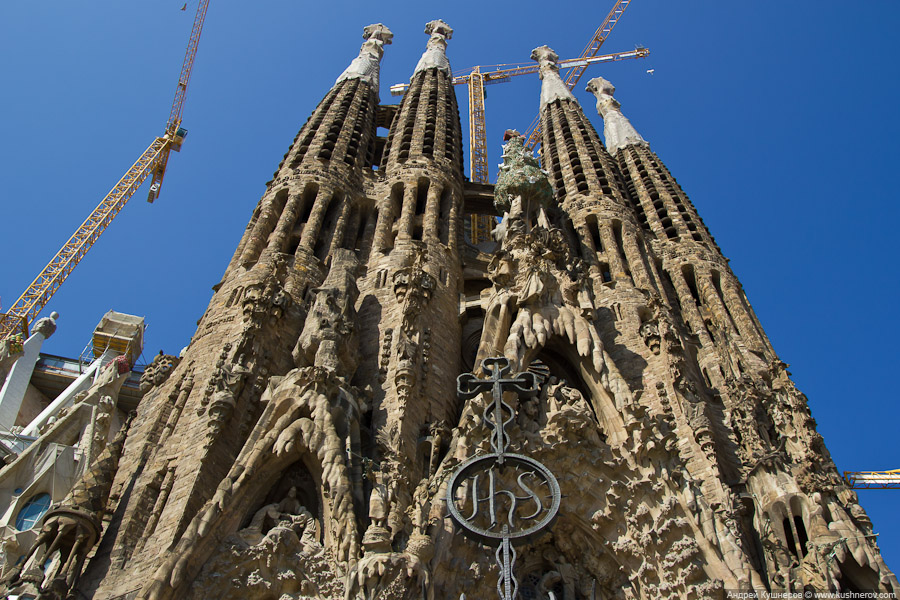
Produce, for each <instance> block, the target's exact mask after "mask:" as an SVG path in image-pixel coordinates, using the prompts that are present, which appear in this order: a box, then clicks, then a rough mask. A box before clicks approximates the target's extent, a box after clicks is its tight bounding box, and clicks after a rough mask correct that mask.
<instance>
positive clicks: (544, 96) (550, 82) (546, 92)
mask: <svg viewBox="0 0 900 600" xmlns="http://www.w3.org/2000/svg"><path fill="white" fill-rule="evenodd" d="M531 59H532V60H536V61H538V63H540V77H541V80H542V81H543V83H542V84H541V110H544V107H545V106H547V105H548V104H550V103H551V102H555V101H556V100H575V96H573V95H572V92H570V91H569V88H567V87H566V84H565V83H563V80H562V78H561V77H560V76H559V55H558V54H557V53H556V52H554V51H553V49H552V48H550V47H549V46H539V47H537V48H535V49H534V50H532V51H531Z"/></svg>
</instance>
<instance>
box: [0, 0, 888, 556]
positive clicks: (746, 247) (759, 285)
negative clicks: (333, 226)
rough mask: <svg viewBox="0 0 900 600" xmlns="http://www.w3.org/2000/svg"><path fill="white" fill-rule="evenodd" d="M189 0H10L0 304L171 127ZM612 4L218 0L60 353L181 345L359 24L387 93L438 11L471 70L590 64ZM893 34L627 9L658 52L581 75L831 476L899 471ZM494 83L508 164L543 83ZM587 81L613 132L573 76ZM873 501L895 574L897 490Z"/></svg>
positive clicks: (453, 54) (792, 8)
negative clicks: (174, 135) (641, 151)
mask: <svg viewBox="0 0 900 600" xmlns="http://www.w3.org/2000/svg"><path fill="white" fill-rule="evenodd" d="M182 3H183V0H157V1H155V2H140V3H136V2H122V1H120V0H94V1H93V2H68V1H66V2H63V1H59V0H50V1H47V2H40V3H35V2H3V3H2V4H0V57H2V59H0V76H2V79H3V82H4V84H3V89H4V93H3V94H0V114H3V115H5V121H6V126H5V128H4V130H5V131H6V132H7V133H6V136H7V137H6V142H5V144H4V145H3V146H2V149H0V198H2V217H0V222H2V223H3V225H4V227H3V234H2V235H0V256H2V257H3V259H2V262H0V296H2V305H3V306H4V307H8V306H9V305H10V304H12V302H14V301H15V299H16V298H17V297H18V295H19V294H20V293H21V292H22V291H23V290H24V289H25V287H26V286H27V285H28V284H29V283H30V282H31V280H32V279H33V278H34V277H35V275H37V273H38V272H39V271H40V269H41V268H43V266H44V265H45V264H46V263H47V261H48V260H49V259H50V258H51V257H52V256H53V254H54V253H55V252H56V251H57V250H58V248H59V247H60V246H61V245H62V244H63V242H64V241H65V240H66V239H67V238H68V237H69V235H71V233H72V232H73V231H74V230H75V228H76V227H77V226H78V225H79V224H80V223H81V221H82V220H83V219H84V218H85V217H86V216H87V215H88V213H89V212H90V211H91V210H92V209H93V207H94V206H95V205H96V204H97V203H98V202H99V200H100V199H101V198H102V197H103V195H104V194H105V193H106V192H107V191H108V190H109V188H110V187H111V186H112V185H113V184H114V183H115V182H116V181H117V179H118V178H119V177H120V176H121V175H122V174H123V173H124V172H125V170H126V169H127V168H128V167H129V166H130V165H131V164H132V163H133V162H134V160H135V159H136V158H137V157H138V156H139V154H140V153H141V152H142V151H143V150H144V148H146V146H147V145H148V144H149V143H150V142H151V141H152V140H153V138H154V137H155V136H156V135H159V134H161V133H162V131H163V128H164V125H165V121H166V118H167V117H168V114H169V107H170V105H171V101H172V96H173V93H174V89H175V83H176V81H177V77H178V72H179V69H180V67H181V61H182V57H183V54H184V47H185V45H186V43H187V38H188V34H189V32H190V27H191V22H192V19H193V13H194V9H195V7H196V0H191V1H190V2H189V3H188V10H187V11H185V12H181V11H180V10H179V8H180V7H181V5H182ZM612 4H613V2H612V0H607V1H606V2H599V3H598V2H570V3H549V4H548V3H546V2H543V3H538V2H521V1H520V2H515V3H513V2H497V3H488V2H469V1H458V2H452V3H450V2H447V3H441V6H440V8H431V7H430V5H429V3H415V4H410V5H409V6H400V3H396V4H394V3H372V2H351V1H346V0H331V1H329V2H326V3H319V2H316V3H310V2H296V1H293V2H287V1H277V0H262V1H260V2H236V1H234V0H212V1H211V5H210V8H209V14H208V16H207V21H206V27H205V29H204V32H203V37H202V40H201V42H200V50H199V53H198V55H197V61H196V65H195V69H194V76H193V79H192V81H191V87H190V90H189V92H188V101H187V106H186V109H185V113H184V117H185V118H184V126H185V127H187V128H188V129H189V131H190V133H189V135H188V138H187V140H186V142H185V145H184V148H183V151H182V152H181V153H180V154H173V155H172V158H171V160H170V162H169V170H168V174H167V176H166V180H165V183H164V184H163V190H162V196H161V197H160V199H159V200H157V201H156V203H155V204H153V205H150V204H147V203H146V201H145V197H146V190H145V189H144V190H142V191H141V192H139V193H138V194H137V195H136V196H135V197H134V198H133V199H132V201H131V202H130V203H129V205H128V206H126V208H125V209H124V210H123V211H122V213H121V214H120V215H119V217H118V218H117V219H116V221H115V222H114V223H113V224H112V226H110V228H109V229H107V231H106V233H104V235H103V236H102V238H101V239H100V241H99V242H98V243H97V244H96V245H95V246H94V248H93V249H92V250H91V252H90V253H89V254H88V256H87V257H86V258H85V259H84V260H83V261H82V263H81V264H80V265H79V266H78V268H77V269H76V270H75V272H74V273H73V274H72V276H71V277H70V278H69V279H68V281H66V283H65V284H64V285H63V287H62V288H61V289H60V291H59V292H58V293H57V294H56V296H55V297H54V298H53V300H52V301H51V304H50V305H49V306H48V307H47V309H45V313H49V311H50V310H56V311H58V312H59V313H60V314H61V318H60V321H59V330H58V332H57V333H56V335H55V336H54V337H53V338H51V339H50V340H49V341H48V342H47V343H46V344H45V346H44V350H45V351H46V352H50V353H55V354H62V355H76V354H78V353H79V352H80V350H81V349H82V348H83V347H84V346H85V344H86V343H87V342H88V341H89V338H90V333H91V331H92V329H93V327H94V325H95V324H96V323H97V321H98V320H99V319H100V317H101V316H102V314H103V313H104V312H105V311H106V310H108V309H115V310H119V311H122V312H127V313H132V314H137V315H143V316H144V317H146V319H147V323H148V325H149V329H148V332H147V339H146V346H145V348H146V350H145V356H147V357H152V356H153V354H155V353H156V352H157V351H158V350H159V349H164V350H165V351H166V352H169V353H175V354H177V353H178V351H179V350H180V349H181V348H182V347H183V346H185V345H186V344H187V343H188V341H189V340H190V337H191V334H192V333H193V332H194V329H195V325H196V321H197V319H199V318H200V316H201V315H202V314H203V311H204V310H205V308H206V305H207V303H208V301H209V298H210V295H211V291H210V287H211V286H212V285H214V284H215V283H216V282H218V280H219V278H220V277H221V275H222V272H223V270H224V268H225V265H226V264H227V262H228V260H229V259H230V257H231V254H232V252H233V250H234V247H235V245H236V243H237V241H238V240H239V238H240V236H241V233H242V231H243V229H244V226H245V225H246V223H247V220H248V219H249V217H250V214H251V212H252V210H253V208H254V206H255V204H256V202H257V200H258V199H259V197H260V195H261V194H262V193H263V191H264V184H265V182H266V181H268V180H269V179H270V177H271V174H272V172H273V171H274V170H275V168H276V167H277V165H278V163H279V161H280V160H281V157H282V155H283V154H284V152H285V151H286V150H287V147H288V145H289V144H290V142H291V140H292V139H293V137H294V135H295V133H296V132H297V130H298V129H299V128H300V127H301V126H302V125H303V123H304V122H305V121H306V119H307V117H308V116H309V114H310V113H311V112H312V110H313V108H314V107H315V105H316V104H317V103H318V101H319V100H320V99H321V97H322V96H323V95H324V94H325V93H326V92H327V91H328V89H329V87H330V86H331V85H332V83H333V82H334V79H335V78H336V77H337V76H338V74H340V72H341V71H342V70H343V69H344V68H345V66H346V65H347V64H348V63H349V61H350V60H351V59H352V58H353V57H354V56H356V53H357V51H358V48H359V44H360V43H361V41H362V39H361V32H362V28H363V27H364V26H365V25H367V24H369V23H373V22H384V23H385V24H387V25H388V26H389V27H390V28H391V29H392V30H393V32H394V34H395V38H394V44H393V45H392V46H389V47H387V50H386V53H385V58H384V62H383V68H382V86H381V89H382V102H385V103H390V102H394V101H396V99H393V98H391V97H390V94H389V92H388V87H389V85H390V84H392V83H399V82H405V81H407V80H408V79H409V76H410V75H411V73H412V69H413V68H414V66H415V63H416V60H417V59H418V57H419V55H420V54H421V52H422V49H423V48H424V44H425V42H426V39H427V38H426V36H425V35H424V34H423V32H422V30H423V26H424V24H425V22H426V21H428V20H431V19H434V18H443V19H444V20H445V21H447V22H448V23H449V24H450V25H451V26H452V27H454V28H455V30H456V31H455V33H454V37H453V39H452V40H451V41H450V47H449V50H448V54H449V56H450V60H451V62H452V64H453V67H454V69H461V68H464V67H470V66H474V65H478V64H495V63H515V62H528V61H529V58H528V57H529V54H530V52H531V49H532V48H534V47H535V46H538V45H541V44H548V45H549V46H551V47H552V48H554V49H555V50H556V51H557V52H558V53H559V55H560V56H561V57H563V58H567V57H575V56H577V55H578V54H579V53H580V52H581V50H582V48H583V47H584V45H585V44H586V43H587V41H588V40H589V39H590V37H591V35H592V34H593V32H594V30H595V29H596V28H597V26H598V25H599V24H600V22H601V21H602V20H603V18H604V16H605V15H606V13H607V11H608V10H609V9H610V8H611V7H612ZM312 7H314V8H312ZM898 26H900V3H897V2H895V1H888V0H877V1H873V2H868V3H857V4H852V3H851V4H848V3H846V2H837V1H833V0H827V1H812V0H803V1H797V2H788V3H784V2H780V3H775V2H716V1H713V0H704V1H699V0H695V1H690V2H672V1H667V0H634V1H633V2H632V3H631V6H630V7H629V9H628V11H627V13H626V14H625V15H624V17H623V18H622V21H621V22H620V24H619V25H618V26H617V27H616V29H615V30H614V31H613V33H612V35H611V36H610V38H609V41H608V42H607V43H606V45H605V46H604V50H605V51H608V52H612V51H618V50H627V49H631V48H633V47H634V45H635V44H642V45H645V46H647V47H648V48H650V50H651V56H650V57H649V58H648V59H645V60H643V61H626V62H621V63H617V64H614V65H609V66H606V67H603V68H597V67H592V68H591V69H590V70H589V71H588V72H587V74H586V77H585V78H584V79H583V82H586V81H587V79H588V78H590V77H593V76H596V75H603V76H604V77H606V78H607V79H609V80H610V81H612V82H613V84H614V85H616V86H617V88H618V90H617V93H616V96H617V97H618V98H619V100H620V101H621V103H622V105H623V110H624V112H625V114H626V115H627V116H628V117H629V118H630V119H631V120H632V122H633V123H634V124H635V126H636V127H637V129H638V130H639V131H640V132H641V133H642V134H643V135H644V137H645V138H646V139H647V140H648V141H649V142H650V143H651V145H652V147H653V149H654V150H655V151H656V152H657V153H658V154H659V155H660V157H661V158H662V159H663V161H664V162H665V163H666V164H667V165H668V167H669V169H670V170H671V171H672V172H673V174H674V175H675V176H676V177H677V178H678V181H679V182H680V183H681V184H682V186H683V187H684V189H685V190H686V191H687V193H688V195H689V196H690V197H691V199H692V200H693V201H694V203H695V204H696V206H697V209H698V210H699V212H700V214H701V216H702V217H703V219H704V220H705V221H706V223H707V225H708V226H709V227H710V229H711V231H712V233H713V235H714V236H715V237H716V240H717V242H718V243H719V245H720V246H721V248H722V250H723V252H724V253H725V255H726V256H728V257H729V258H730V259H731V261H732V262H731V265H732V268H733V269H734V271H735V272H736V273H737V275H738V277H739V278H740V279H741V281H742V282H743V284H744V287H745V289H746V291H747V294H748V296H749V298H750V301H751V303H752V304H753V306H754V308H755V309H756V312H757V313H758V315H759V318H760V320H761V321H762V323H763V326H764V327H765V329H766V331H767V333H768V335H769V337H770V338H771V339H772V343H773V344H774V346H775V349H776V351H777V352H778V353H779V354H780V356H781V358H782V359H783V360H785V361H786V362H788V363H790V364H791V365H792V367H791V371H792V372H793V374H794V380H795V381H796V382H797V384H798V386H799V387H800V389H801V390H803V391H804V392H805V393H806V394H807V396H808V397H809V403H810V406H811V408H812V411H813V415H814V416H815V418H816V420H817V421H818V423H819V431H820V432H821V433H822V434H823V435H824V437H825V440H826V443H827V445H828V448H829V449H830V450H831V452H832V455H833V457H834V459H835V461H836V463H837V465H838V468H839V469H841V470H869V469H890V468H900V452H898V449H897V423H898V421H900V407H898V402H897V400H898V394H897V391H896V390H897V388H895V387H894V386H893V384H891V385H888V384H889V383H891V382H892V381H893V379H892V377H893V375H891V374H892V373H893V374H895V375H896V374H897V373H898V372H900V370H898V368H897V361H898V350H897V348H898V345H900V335H898V334H900V331H898V330H900V327H898V311H897V293H898V288H900V286H898V282H897V277H896V275H895V272H896V266H895V260H894V254H895V248H894V242H895V239H896V233H892V232H894V231H895V225H896V223H897V222H898V220H900V209H898V203H897V202H896V198H895V196H896V192H895V189H896V187H895V184H894V177H895V173H896V172H897V167H896V163H897V161H898V158H900V157H898V151H897V145H896V143H895V140H896V139H897V137H898V134H900V118H898V111H897V97H898V92H900V78H898V68H897V64H896V63H897V60H898V58H900V52H898V49H900V38H898V36H897V33H896V32H897V30H898ZM651 68H652V69H655V72H654V74H652V75H650V74H648V73H647V72H646V70H647V69H651ZM488 92H489V93H488V98H487V125H488V149H489V153H490V154H491V160H490V162H491V173H492V177H493V176H494V175H495V172H496V164H497V163H498V162H499V155H500V151H499V146H500V141H501V136H502V132H503V130H504V129H506V128H508V127H517V128H520V129H524V128H525V127H527V126H528V124H529V123H530V122H531V119H532V118H533V116H534V115H535V114H536V111H537V105H538V92H539V81H538V79H537V77H536V76H530V77H529V76H526V77H520V78H518V79H516V80H513V81H512V82H510V83H505V84H501V85H495V86H491V87H490V88H488ZM457 93H458V97H459V99H460V104H461V108H462V112H463V115H462V117H463V129H464V130H467V127H468V126H467V120H466V112H465V111H466V109H465V106H466V94H465V90H464V89H463V88H459V89H458V90H457ZM576 96H577V97H578V99H579V100H580V101H581V102H582V103H583V105H584V107H585V112H586V113H587V114H588V115H589V116H590V118H591V119H592V120H593V122H594V124H595V126H596V127H597V128H598V129H602V123H601V121H600V119H599V117H597V116H596V112H595V111H594V109H593V105H594V103H593V97H592V96H591V95H589V94H588V93H586V92H584V91H583V85H579V88H578V90H577V91H576ZM466 143H467V142H466ZM467 164H468V160H467ZM892 165H893V166H892ZM145 187H146V186H145ZM860 496H861V499H862V504H863V506H864V507H865V508H866V509H867V511H868V512H869V514H870V516H871V517H872V520H873V522H874V525H875V531H876V532H879V533H881V534H882V535H881V542H880V545H881V547H882V550H883V551H884V554H885V558H886V560H887V563H888V565H889V566H890V567H892V568H894V569H900V519H898V518H897V517H896V510H895V507H897V505H898V503H900V491H868V492H866V491H863V492H860Z"/></svg>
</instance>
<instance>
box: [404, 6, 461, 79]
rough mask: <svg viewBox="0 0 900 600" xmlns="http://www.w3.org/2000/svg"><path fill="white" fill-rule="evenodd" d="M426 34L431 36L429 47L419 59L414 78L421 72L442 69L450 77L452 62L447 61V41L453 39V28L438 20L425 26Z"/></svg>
mask: <svg viewBox="0 0 900 600" xmlns="http://www.w3.org/2000/svg"><path fill="white" fill-rule="evenodd" d="M425 33H427V34H428V35H429V36H431V37H429V38H428V45H427V46H426V47H425V53H424V54H422V58H420V59H419V64H417V65H416V70H415V71H413V77H415V76H416V73H418V72H419V71H424V70H425V69H440V70H441V71H443V72H444V73H446V74H447V75H450V61H449V60H447V40H449V39H450V38H452V37H453V28H452V27H450V26H449V25H447V24H446V23H445V22H444V21H442V20H440V19H437V20H435V21H429V22H428V23H426V25H425Z"/></svg>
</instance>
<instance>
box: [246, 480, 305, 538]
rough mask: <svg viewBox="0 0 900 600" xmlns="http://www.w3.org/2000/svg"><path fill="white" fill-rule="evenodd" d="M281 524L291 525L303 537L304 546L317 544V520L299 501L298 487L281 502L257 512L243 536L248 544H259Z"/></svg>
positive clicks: (290, 491)
mask: <svg viewBox="0 0 900 600" xmlns="http://www.w3.org/2000/svg"><path fill="white" fill-rule="evenodd" d="M280 524H285V525H289V526H290V527H291V528H292V529H294V531H295V532H296V533H297V535H298V536H302V537H301V541H303V542H304V546H306V545H309V544H311V543H315V541H316V539H315V538H316V532H315V518H314V517H313V516H312V514H310V512H309V511H308V510H306V507H305V506H303V505H302V504H300V501H299V500H298V499H297V488H296V486H294V487H291V489H290V490H288V493H287V496H285V497H284V498H282V499H281V500H280V501H279V502H275V503H272V504H267V505H265V506H263V507H262V508H260V509H259V510H258V511H256V514H254V515H253V518H252V519H251V520H250V524H249V525H248V526H247V527H246V528H245V529H244V530H243V531H241V536H242V537H243V538H244V539H245V540H247V541H248V542H254V543H258V541H260V540H261V539H262V537H263V536H265V535H266V534H267V533H268V532H269V531H270V530H271V529H272V528H274V527H276V526H278V525H280Z"/></svg>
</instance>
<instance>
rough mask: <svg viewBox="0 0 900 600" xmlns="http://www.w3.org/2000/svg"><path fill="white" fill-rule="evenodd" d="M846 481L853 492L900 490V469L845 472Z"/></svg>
mask: <svg viewBox="0 0 900 600" xmlns="http://www.w3.org/2000/svg"><path fill="white" fill-rule="evenodd" d="M844 481H845V482H846V484H847V487H849V488H850V489H853V490H900V469H895V470H893V471H844Z"/></svg>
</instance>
